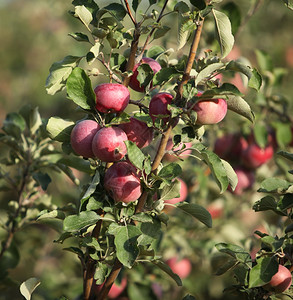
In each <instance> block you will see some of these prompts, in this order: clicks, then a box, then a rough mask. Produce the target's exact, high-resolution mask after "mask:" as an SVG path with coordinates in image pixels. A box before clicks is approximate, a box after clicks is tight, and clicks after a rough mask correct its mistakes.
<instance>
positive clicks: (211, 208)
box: [207, 201, 224, 220]
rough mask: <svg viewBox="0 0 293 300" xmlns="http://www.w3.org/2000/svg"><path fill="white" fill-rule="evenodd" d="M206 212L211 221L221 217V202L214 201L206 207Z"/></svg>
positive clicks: (222, 206) (222, 207) (222, 209)
mask: <svg viewBox="0 0 293 300" xmlns="http://www.w3.org/2000/svg"><path fill="white" fill-rule="evenodd" d="M207 211H208V212H209V213H210V215H211V217H212V219H213V220H215V219H219V218H221V217H222V216H223V211H224V205H223V202H222V201H215V202H213V203H211V204H209V205H208V206H207Z"/></svg>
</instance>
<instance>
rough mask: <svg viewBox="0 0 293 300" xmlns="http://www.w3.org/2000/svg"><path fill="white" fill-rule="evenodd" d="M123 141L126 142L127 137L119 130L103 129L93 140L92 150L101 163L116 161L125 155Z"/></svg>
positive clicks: (113, 128)
mask: <svg viewBox="0 0 293 300" xmlns="http://www.w3.org/2000/svg"><path fill="white" fill-rule="evenodd" d="M125 141H127V135H126V133H125V132H124V131H123V130H122V129H121V128H119V127H114V126H113V127H103V128H102V129H100V130H99V131H98V132H97V133H96V134H95V136H94V138H93V142H92V150H93V153H94V155H95V156H96V157H97V158H98V159H100V160H101V161H105V162H114V161H118V160H120V159H122V158H123V157H124V156H125V154H126V153H127V148H126V145H125V143H124V142H125Z"/></svg>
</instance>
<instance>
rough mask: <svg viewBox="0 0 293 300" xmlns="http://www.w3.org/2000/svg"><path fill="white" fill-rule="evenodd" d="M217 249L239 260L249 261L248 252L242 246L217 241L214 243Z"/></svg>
mask: <svg viewBox="0 0 293 300" xmlns="http://www.w3.org/2000/svg"><path fill="white" fill-rule="evenodd" d="M215 247H216V248H217V250H218V251H220V252H222V253H226V254H229V255H230V256H232V257H234V258H235V259H237V260H238V261H239V262H242V263H245V264H246V263H248V262H250V261H251V258H250V254H249V253H248V252H246V251H245V250H244V249H243V248H242V247H240V246H237V245H232V244H226V243H218V244H216V245H215Z"/></svg>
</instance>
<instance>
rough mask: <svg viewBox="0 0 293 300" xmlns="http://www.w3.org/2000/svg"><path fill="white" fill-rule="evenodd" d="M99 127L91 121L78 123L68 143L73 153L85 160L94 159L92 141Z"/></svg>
mask: <svg viewBox="0 0 293 300" xmlns="http://www.w3.org/2000/svg"><path fill="white" fill-rule="evenodd" d="M100 128H101V126H100V125H99V124H98V123H97V122H96V121H93V120H83V121H80V122H78V123H77V124H76V125H75V126H74V127H73V129H72V131H71V134H70V143H71V147H72V149H73V150H74V152H75V153H76V154H78V155H82V156H83V157H86V158H93V157H95V155H94V153H93V150H92V141H93V138H94V136H95V134H96V133H97V132H98V131H99V130H100Z"/></svg>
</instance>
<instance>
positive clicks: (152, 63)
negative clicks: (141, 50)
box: [129, 57, 161, 92]
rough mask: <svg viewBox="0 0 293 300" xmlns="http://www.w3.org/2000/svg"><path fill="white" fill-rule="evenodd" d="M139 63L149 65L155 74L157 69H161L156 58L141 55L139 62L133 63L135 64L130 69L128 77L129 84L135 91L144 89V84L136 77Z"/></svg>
mask: <svg viewBox="0 0 293 300" xmlns="http://www.w3.org/2000/svg"><path fill="white" fill-rule="evenodd" d="M141 64H147V65H149V66H150V67H151V69H152V70H153V72H154V74H156V73H157V72H158V71H160V70H161V65H160V64H159V63H158V62H157V61H156V60H154V59H152V58H149V57H143V58H142V59H141V61H140V62H139V63H137V64H135V66H134V68H133V70H132V71H133V74H132V76H131V77H130V81H129V86H130V87H131V88H132V89H133V90H135V91H137V92H144V91H145V86H143V85H141V84H140V82H139V81H138V79H137V76H138V70H137V68H138V67H139V66H140V65H141Z"/></svg>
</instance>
